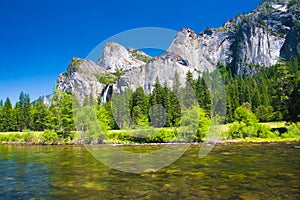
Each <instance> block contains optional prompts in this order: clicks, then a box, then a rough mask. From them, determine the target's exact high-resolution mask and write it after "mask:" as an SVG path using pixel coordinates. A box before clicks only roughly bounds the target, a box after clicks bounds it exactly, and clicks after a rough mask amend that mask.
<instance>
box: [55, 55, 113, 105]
mask: <svg viewBox="0 0 300 200" xmlns="http://www.w3.org/2000/svg"><path fill="white" fill-rule="evenodd" d="M105 73H107V71H106V69H104V68H103V67H100V66H99V65H97V64H96V63H94V62H92V61H90V60H84V59H81V58H73V59H72V60H71V62H70V64H69V66H68V69H67V71H66V72H64V73H62V74H60V75H59V77H58V81H57V89H59V90H62V91H64V92H68V93H73V94H75V95H76V97H77V98H78V100H79V101H80V102H83V100H84V98H85V97H86V96H89V95H92V96H93V97H94V98H95V99H97V97H98V96H101V93H102V92H103V90H104V88H105V85H104V84H101V83H100V82H99V81H98V80H97V77H96V74H105Z"/></svg>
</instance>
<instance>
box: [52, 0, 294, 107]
mask: <svg viewBox="0 0 300 200" xmlns="http://www.w3.org/2000/svg"><path fill="white" fill-rule="evenodd" d="M299 55H300V3H299V2H298V1H295V0H292V1H288V0H269V1H263V2H261V3H260V5H259V6H258V7H257V8H256V9H255V10H253V11H252V12H250V13H248V14H238V15H237V16H236V17H235V18H233V19H230V20H228V21H227V22H225V23H224V24H223V26H221V27H219V28H207V29H206V30H204V31H202V32H200V33H199V34H197V33H195V32H194V31H193V30H191V29H189V28H183V29H181V30H179V32H178V33H177V35H176V36H175V38H174V40H173V42H172V43H171V45H170V46H169V48H168V49H167V50H166V51H165V52H164V53H163V54H162V55H161V56H158V57H153V58H152V57H151V56H149V55H147V54H145V53H144V52H142V51H140V50H136V49H133V48H129V49H127V48H126V47H123V46H122V45H120V44H117V43H114V42H109V43H107V44H106V45H105V48H104V51H103V54H102V55H101V56H100V58H99V60H98V62H97V63H94V62H92V61H89V60H85V59H80V58H73V59H72V60H71V62H70V64H69V67H68V69H67V72H65V73H62V74H61V75H60V76H59V78H58V83H57V88H58V89H60V90H62V91H67V92H73V93H76V96H77V97H78V99H79V100H80V101H83V98H84V97H85V96H87V95H89V94H91V95H92V96H93V97H94V98H97V97H98V96H101V98H103V96H105V97H104V99H103V101H107V100H108V99H109V97H108V95H107V94H108V93H109V94H111V93H112V92H118V93H119V92H123V91H124V90H125V89H126V88H128V87H129V88H132V89H136V88H137V87H139V86H142V87H143V88H144V90H145V92H146V93H150V92H151V90H152V89H153V83H154V82H155V79H156V77H159V79H160V81H161V83H164V82H166V83H167V84H168V85H172V82H173V78H174V73H175V71H177V72H178V73H179V74H182V75H184V74H186V72H188V71H191V72H192V73H193V74H194V75H195V76H196V75H198V74H201V72H203V71H212V70H214V69H216V67H218V66H219V65H220V64H226V66H228V69H229V70H230V71H231V72H232V73H233V74H236V75H240V74H241V75H246V74H249V73H256V72H257V71H259V69H260V67H269V66H271V65H274V64H276V63H277V62H278V61H279V60H280V59H284V60H287V61H290V60H292V59H293V58H295V57H297V56H299ZM181 82H182V84H184V76H181Z"/></svg>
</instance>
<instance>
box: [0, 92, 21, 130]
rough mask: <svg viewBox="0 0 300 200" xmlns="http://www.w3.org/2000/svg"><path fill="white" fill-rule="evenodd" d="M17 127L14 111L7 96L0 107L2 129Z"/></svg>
mask: <svg viewBox="0 0 300 200" xmlns="http://www.w3.org/2000/svg"><path fill="white" fill-rule="evenodd" d="M16 129H17V119H16V112H15V110H14V109H13V107H12V104H11V102H10V99H9V98H7V99H6V101H5V102H4V105H3V108H2V130H1V131H4V132H7V131H15V130H16Z"/></svg>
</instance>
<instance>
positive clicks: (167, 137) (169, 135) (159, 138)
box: [150, 128, 176, 143]
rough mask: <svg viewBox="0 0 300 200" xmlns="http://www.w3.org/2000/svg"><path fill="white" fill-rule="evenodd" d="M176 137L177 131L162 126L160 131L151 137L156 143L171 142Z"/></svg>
mask: <svg viewBox="0 0 300 200" xmlns="http://www.w3.org/2000/svg"><path fill="white" fill-rule="evenodd" d="M175 139H176V133H175V132H174V131H173V130H171V131H169V130H167V129H164V128H162V129H161V130H159V131H158V132H156V133H155V134H154V135H153V136H151V138H150V142H156V143H165V142H171V141H174V140H175Z"/></svg>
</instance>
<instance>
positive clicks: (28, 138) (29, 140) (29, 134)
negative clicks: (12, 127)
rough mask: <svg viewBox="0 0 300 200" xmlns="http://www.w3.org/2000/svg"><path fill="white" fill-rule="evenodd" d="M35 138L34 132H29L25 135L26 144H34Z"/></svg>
mask: <svg viewBox="0 0 300 200" xmlns="http://www.w3.org/2000/svg"><path fill="white" fill-rule="evenodd" d="M33 137H34V135H33V133H32V132H27V133H25V134H24V141H25V142H32V140H33Z"/></svg>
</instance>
